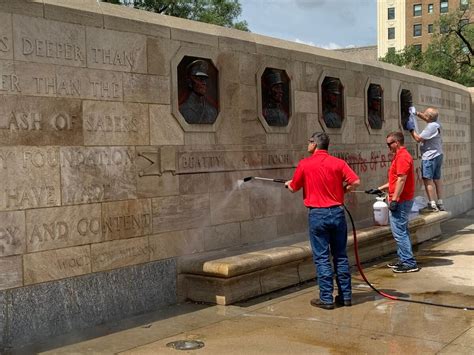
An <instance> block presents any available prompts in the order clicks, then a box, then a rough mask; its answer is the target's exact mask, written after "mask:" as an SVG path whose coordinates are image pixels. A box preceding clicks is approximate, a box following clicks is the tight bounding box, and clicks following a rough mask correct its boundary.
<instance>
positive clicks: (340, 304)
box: [336, 296, 352, 307]
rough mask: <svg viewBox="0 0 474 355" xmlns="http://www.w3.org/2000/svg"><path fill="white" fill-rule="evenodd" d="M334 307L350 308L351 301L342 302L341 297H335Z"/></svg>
mask: <svg viewBox="0 0 474 355" xmlns="http://www.w3.org/2000/svg"><path fill="white" fill-rule="evenodd" d="M336 306H338V307H350V306H352V301H351V300H343V299H342V297H340V296H336Z"/></svg>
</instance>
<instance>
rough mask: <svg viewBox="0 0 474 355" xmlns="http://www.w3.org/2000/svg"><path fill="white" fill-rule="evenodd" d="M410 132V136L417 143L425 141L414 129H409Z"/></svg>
mask: <svg viewBox="0 0 474 355" xmlns="http://www.w3.org/2000/svg"><path fill="white" fill-rule="evenodd" d="M410 134H411V136H412V138H413V139H414V140H415V141H417V142H418V143H423V142H424V141H425V140H424V139H423V138H421V136H420V135H419V134H418V133H416V132H415V130H412V131H410Z"/></svg>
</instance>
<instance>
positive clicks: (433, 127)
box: [407, 107, 444, 213]
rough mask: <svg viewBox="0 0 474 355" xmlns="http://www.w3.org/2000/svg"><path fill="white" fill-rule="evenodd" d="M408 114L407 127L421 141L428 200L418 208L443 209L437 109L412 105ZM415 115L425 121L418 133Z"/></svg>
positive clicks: (422, 169) (422, 166) (433, 210)
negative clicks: (426, 203)
mask: <svg viewBox="0 0 474 355" xmlns="http://www.w3.org/2000/svg"><path fill="white" fill-rule="evenodd" d="M410 114H411V115H410V116H411V117H410V119H409V120H408V122H407V129H408V130H409V131H410V134H411V136H412V137H413V139H414V140H415V141H417V142H418V143H421V146H420V151H421V154H422V155H421V171H422V173H421V175H422V178H423V183H424V185H425V190H426V194H427V195H428V200H429V202H428V206H427V207H425V208H423V209H422V210H420V212H421V213H425V212H437V211H440V210H441V211H444V205H443V200H442V197H441V195H442V185H441V167H442V165H443V140H442V138H441V125H440V124H439V122H438V110H436V109H435V108H432V107H429V108H427V109H426V110H425V111H424V112H417V111H416V110H415V108H414V107H410ZM412 115H413V116H412ZM415 117H419V118H421V119H422V120H423V121H425V122H426V123H427V125H426V127H425V128H424V129H423V131H422V132H421V133H420V134H418V133H417V132H416V129H415V122H414V118H415ZM436 198H437V200H436ZM436 201H437V202H436Z"/></svg>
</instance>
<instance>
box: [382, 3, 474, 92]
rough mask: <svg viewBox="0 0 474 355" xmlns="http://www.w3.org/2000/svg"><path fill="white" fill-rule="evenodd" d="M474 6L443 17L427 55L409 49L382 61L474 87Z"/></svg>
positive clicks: (391, 54)
mask: <svg viewBox="0 0 474 355" xmlns="http://www.w3.org/2000/svg"><path fill="white" fill-rule="evenodd" d="M471 10H472V6H471V5H470V4H468V6H467V7H466V8H464V9H461V10H456V11H454V12H451V13H449V14H446V15H443V16H441V17H440V20H439V21H438V22H437V23H436V24H435V33H434V34H433V37H432V39H431V41H430V43H429V45H428V48H427V49H426V51H425V52H423V53H422V52H421V51H420V50H419V49H418V48H417V47H416V46H407V47H405V48H404V49H403V50H401V51H399V52H394V51H393V50H392V51H389V52H388V53H387V54H386V55H385V57H383V58H381V60H382V61H384V62H387V63H391V64H395V65H398V66H404V67H407V68H410V69H414V70H419V71H423V72H425V73H428V74H431V75H435V76H438V77H441V78H444V79H448V80H452V81H455V82H458V83H460V84H463V85H466V86H474V51H473V50H474V48H473V45H474V23H473V14H472V13H471Z"/></svg>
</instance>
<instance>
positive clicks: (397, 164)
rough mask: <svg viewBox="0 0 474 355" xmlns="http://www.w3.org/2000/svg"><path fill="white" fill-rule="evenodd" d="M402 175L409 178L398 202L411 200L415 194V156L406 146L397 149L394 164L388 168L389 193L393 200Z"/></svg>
mask: <svg viewBox="0 0 474 355" xmlns="http://www.w3.org/2000/svg"><path fill="white" fill-rule="evenodd" d="M400 175H406V176H407V180H406V182H405V186H404V187H403V190H402V193H401V194H400V198H399V199H398V202H403V201H408V200H411V199H413V197H414V196H415V171H414V169H413V158H412V156H411V155H410V153H409V152H408V150H407V149H406V148H405V147H401V148H400V149H398V150H397V152H396V153H395V156H394V157H393V160H392V165H390V168H389V169H388V195H389V198H390V200H392V195H393V193H394V192H395V186H396V185H397V179H398V177H399V176H400Z"/></svg>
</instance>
